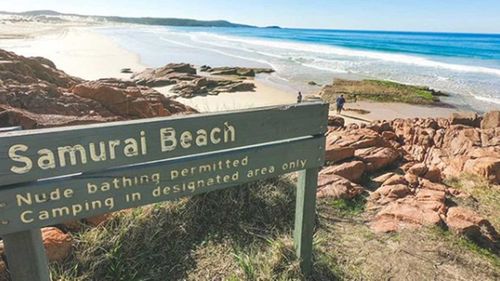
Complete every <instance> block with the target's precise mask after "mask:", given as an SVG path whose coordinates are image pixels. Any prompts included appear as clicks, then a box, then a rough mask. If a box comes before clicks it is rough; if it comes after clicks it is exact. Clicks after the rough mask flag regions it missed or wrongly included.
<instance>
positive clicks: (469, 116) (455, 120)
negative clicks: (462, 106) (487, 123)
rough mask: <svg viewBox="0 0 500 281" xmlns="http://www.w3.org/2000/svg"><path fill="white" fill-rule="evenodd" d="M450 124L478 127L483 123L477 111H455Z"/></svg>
mask: <svg viewBox="0 0 500 281" xmlns="http://www.w3.org/2000/svg"><path fill="white" fill-rule="evenodd" d="M450 124H451V125H465V126H471V127H478V126H479V125H480V124H481V118H480V117H479V115H477V113H475V112H455V113H453V114H452V115H451V117H450Z"/></svg>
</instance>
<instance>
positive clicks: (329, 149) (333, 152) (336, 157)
mask: <svg viewBox="0 0 500 281" xmlns="http://www.w3.org/2000/svg"><path fill="white" fill-rule="evenodd" d="M353 156H354V148H352V147H339V146H336V145H329V144H328V143H327V145H326V149H325V160H326V161H332V162H339V161H342V160H345V159H349V158H352V157H353Z"/></svg>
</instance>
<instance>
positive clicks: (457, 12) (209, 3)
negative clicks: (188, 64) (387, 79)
mask: <svg viewBox="0 0 500 281" xmlns="http://www.w3.org/2000/svg"><path fill="white" fill-rule="evenodd" d="M39 9H51V10H57V11H61V12H72V13H81V14H97V15H120V16H152V17H178V18H194V19H226V20H230V21H233V22H238V23H246V24H253V25H259V26H266V25H280V26H286V27H304V28H332V29H365V30H408V31H450V32H482V33H500V0H309V1H306V0H246V1H241V0H182V1H181V0H142V1H138V0H133V1H132V0H85V1H84V0H62V1H61V0H44V1H39V0H0V10H8V11H26V10H39Z"/></svg>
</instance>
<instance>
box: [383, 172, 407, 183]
mask: <svg viewBox="0 0 500 281" xmlns="http://www.w3.org/2000/svg"><path fill="white" fill-rule="evenodd" d="M398 184H403V185H408V182H407V181H406V179H405V177H404V176H402V175H397V174H395V175H393V176H392V177H390V178H388V179H387V180H385V181H384V182H383V183H382V185H398Z"/></svg>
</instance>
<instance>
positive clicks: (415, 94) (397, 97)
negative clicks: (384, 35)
mask: <svg viewBox="0 0 500 281" xmlns="http://www.w3.org/2000/svg"><path fill="white" fill-rule="evenodd" d="M340 95H344V97H345V98H346V100H348V101H354V100H369V101H378V102H402V103H410V104H436V103H439V101H440V100H439V97H440V96H447V94H446V93H443V92H439V91H436V90H433V89H431V88H429V87H424V86H413V85H406V84H400V83H396V82H391V81H386V80H345V79H335V80H334V81H333V82H332V84H329V85H325V86H323V87H322V89H321V90H320V92H319V96H320V97H321V99H323V100H324V101H326V102H329V103H335V99H336V98H337V97H338V96H340Z"/></svg>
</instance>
